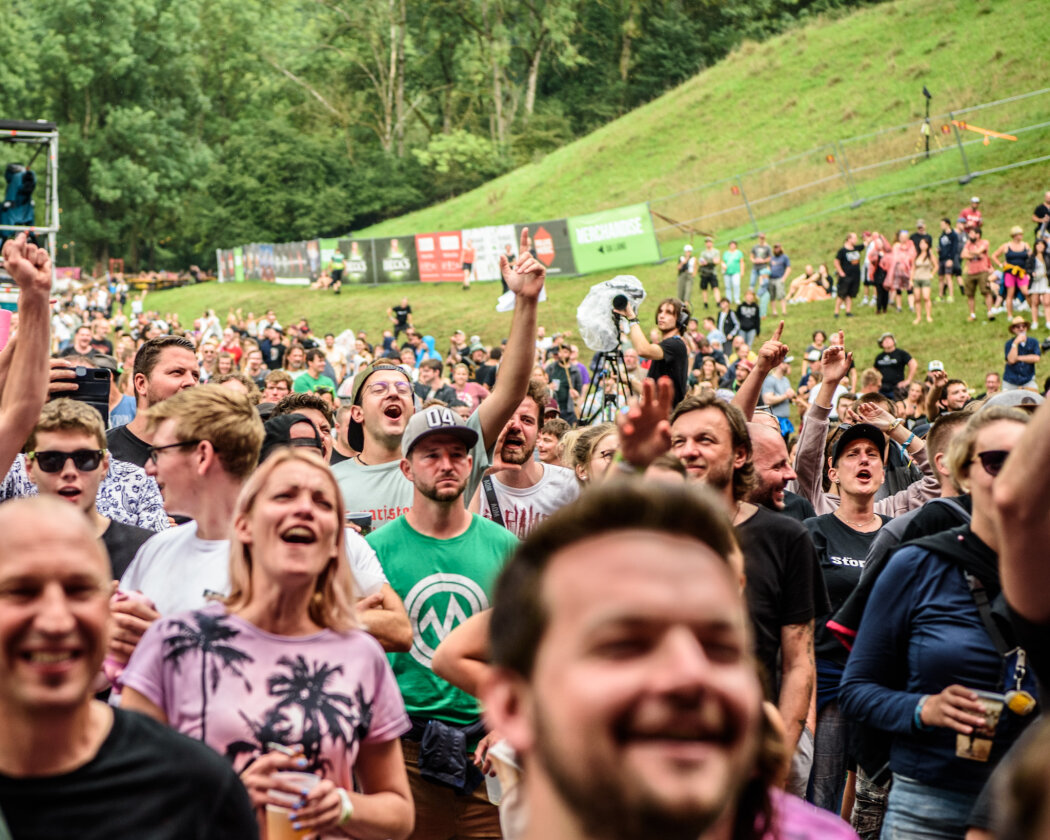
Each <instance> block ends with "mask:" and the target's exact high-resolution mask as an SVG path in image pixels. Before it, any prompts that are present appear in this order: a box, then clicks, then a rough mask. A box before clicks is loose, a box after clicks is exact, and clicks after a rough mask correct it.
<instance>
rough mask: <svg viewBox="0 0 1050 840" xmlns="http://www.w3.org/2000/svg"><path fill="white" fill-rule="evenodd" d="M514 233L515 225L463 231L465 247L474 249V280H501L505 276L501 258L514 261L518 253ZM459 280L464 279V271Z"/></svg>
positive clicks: (491, 226)
mask: <svg viewBox="0 0 1050 840" xmlns="http://www.w3.org/2000/svg"><path fill="white" fill-rule="evenodd" d="M514 233H515V231H514V225H489V226H488V227H480V228H468V229H467V230H464V231H463V247H464V248H467V247H468V246H470V245H473V247H474V276H473V277H472V278H471V279H472V280H499V279H500V278H501V277H502V276H503V275H502V273H501V272H500V270H499V258H500V255H503V256H506V257H507V258H508V259H511V260H512V261H513V257H514V256H515V255H516V254H517V251H518V241H517V240H516V239H515V238H514ZM508 249H509V250H508ZM460 265H461V266H462V263H460ZM459 279H460V280H462V279H463V273H462V271H460V274H459Z"/></svg>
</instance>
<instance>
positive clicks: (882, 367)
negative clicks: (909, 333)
mask: <svg viewBox="0 0 1050 840" xmlns="http://www.w3.org/2000/svg"><path fill="white" fill-rule="evenodd" d="M910 361H911V353H909V352H907V351H906V350H901V349H900V347H894V348H893V349H892V350H891V351H890V352H889V353H887V352H885V351H883V352H882V353H879V355H878V356H876V357H875V370H877V371H878V372H879V373H881V374H882V390H883V391H887V390H889V389H890V388H896V387H897V386H898V385H899V384H900V383H901V382H902V381H903V379H904V377H905V376H906V375H907V373H908V362H910Z"/></svg>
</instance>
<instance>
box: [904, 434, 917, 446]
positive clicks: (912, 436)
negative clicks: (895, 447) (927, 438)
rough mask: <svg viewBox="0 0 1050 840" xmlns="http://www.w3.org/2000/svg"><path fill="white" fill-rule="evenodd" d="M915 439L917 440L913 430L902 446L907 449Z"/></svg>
mask: <svg viewBox="0 0 1050 840" xmlns="http://www.w3.org/2000/svg"><path fill="white" fill-rule="evenodd" d="M913 440H915V432H912V433H911V434H910V435H908V436H907V437H906V438H905V439H904V443H902V444H901V446H903V447H904V448H905V449H907V448H908V447H909V446H911V442H912V441H913Z"/></svg>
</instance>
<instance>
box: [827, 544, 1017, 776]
mask: <svg viewBox="0 0 1050 840" xmlns="http://www.w3.org/2000/svg"><path fill="white" fill-rule="evenodd" d="M1011 661H1012V660H1011ZM1005 671H1006V667H1005V664H1004V662H1003V659H1002V657H1001V656H999V654H998V652H997V651H996V649H995V646H994V645H993V644H992V640H991V639H990V638H989V637H988V633H987V631H986V630H985V629H984V626H983V624H982V623H981V617H980V614H979V613H978V612H977V607H976V605H975V604H974V602H973V598H972V596H971V595H970V590H969V588H968V586H967V584H966V579H965V577H964V576H963V572H962V570H961V569H960V568H959V567H958V566H957V565H955V564H954V563H950V562H948V561H946V560H943V559H942V558H941V557H940V556H938V555H937V554H933V553H931V552H929V551H927V550H926V549H924V548H921V547H919V546H914V545H908V546H905V547H904V548H902V549H900V551H898V552H897V553H896V554H894V555H893V557H892V558H891V559H890V561H889V563H888V565H887V566H886V569H885V570H884V571H883V573H882V575H881V576H880V577H879V579H878V581H877V582H876V584H875V587H874V589H873V590H872V593H871V598H870V600H869V601H868V605H867V607H866V609H865V610H864V618H863V619H862V621H861V624H860V630H859V632H858V634H857V640H856V643H855V644H854V646H853V651H852V653H851V654H850V657H849V661H848V662H847V664H846V671H845V673H844V674H843V677H842V684H841V686H840V689H839V706H840V708H841V709H842V711H843V713H844V714H845V715H846V716H847V717H850V718H853V719H854V720H857V721H861V722H863V723H866V724H868V725H869V726H873V727H875V728H877V729H881V730H883V731H885V732H888V733H891V734H892V736H893V742H892V746H891V749H890V769H891V770H893V772H894V773H899V774H901V775H904V776H908V777H910V778H913V779H916V780H918V781H920V782H923V783H925V784H928V785H931V786H933V787H941V788H948V789H952V790H960V791H966V792H972V793H974V794H976V793H978V792H980V790H981V788H982V787H983V786H984V783H985V782H986V781H987V779H988V776H989V775H990V774H991V772H992V770H993V769H994V768H995V765H996V764H997V763H998V762H999V759H1000V758H1002V755H1003V753H1005V752H1006V750H1007V749H1008V748H1009V747H1010V745H1011V744H1012V743H1013V742H1014V741H1015V740H1016V739H1017V737H1018V735H1020V733H1021V731H1022V730H1023V729H1024V728H1025V726H1027V724H1028V723H1029V722H1030V721H1031V719H1032V718H1031V716H1030V717H1027V718H1021V717H1018V716H1017V715H1014V714H1013V713H1011V712H1010V711H1008V710H1007V709H1005V708H1004V709H1003V712H1002V716H1001V718H1000V721H999V725H998V727H997V728H996V730H995V737H994V744H993V747H992V753H991V757H990V759H989V761H987V762H980V761H973V760H970V759H966V758H959V757H957V756H956V755H955V743H956V735H957V734H958V733H956V732H955V730H952V729H947V728H941V727H938V728H935V729H930V730H928V731H920V730H918V729H916V728H915V726H914V724H913V716H914V713H915V707H916V705H917V704H918V702H919V699H920V698H921V697H922V696H923V695H924V694H939V693H940V692H941V691H943V690H944V689H945V688H947V687H948V686H949V685H953V684H959V685H964V686H966V687H967V688H971V689H977V690H981V689H983V690H985V691H995V692H1001V691H1003V690H1004V675H1005ZM1011 674H1012V668H1011ZM1010 687H1012V686H1010ZM1025 687H1026V688H1027V689H1028V690H1029V691H1031V692H1033V694H1034V693H1035V689H1034V687H1033V686H1032V685H1029V684H1026V686H1025Z"/></svg>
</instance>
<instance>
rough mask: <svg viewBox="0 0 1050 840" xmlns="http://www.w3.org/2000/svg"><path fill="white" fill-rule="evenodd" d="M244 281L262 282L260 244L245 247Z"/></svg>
mask: <svg viewBox="0 0 1050 840" xmlns="http://www.w3.org/2000/svg"><path fill="white" fill-rule="evenodd" d="M244 279H245V280H262V270H261V267H260V265H259V245H258V243H255V242H253V243H252V244H251V245H245V246H244Z"/></svg>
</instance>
